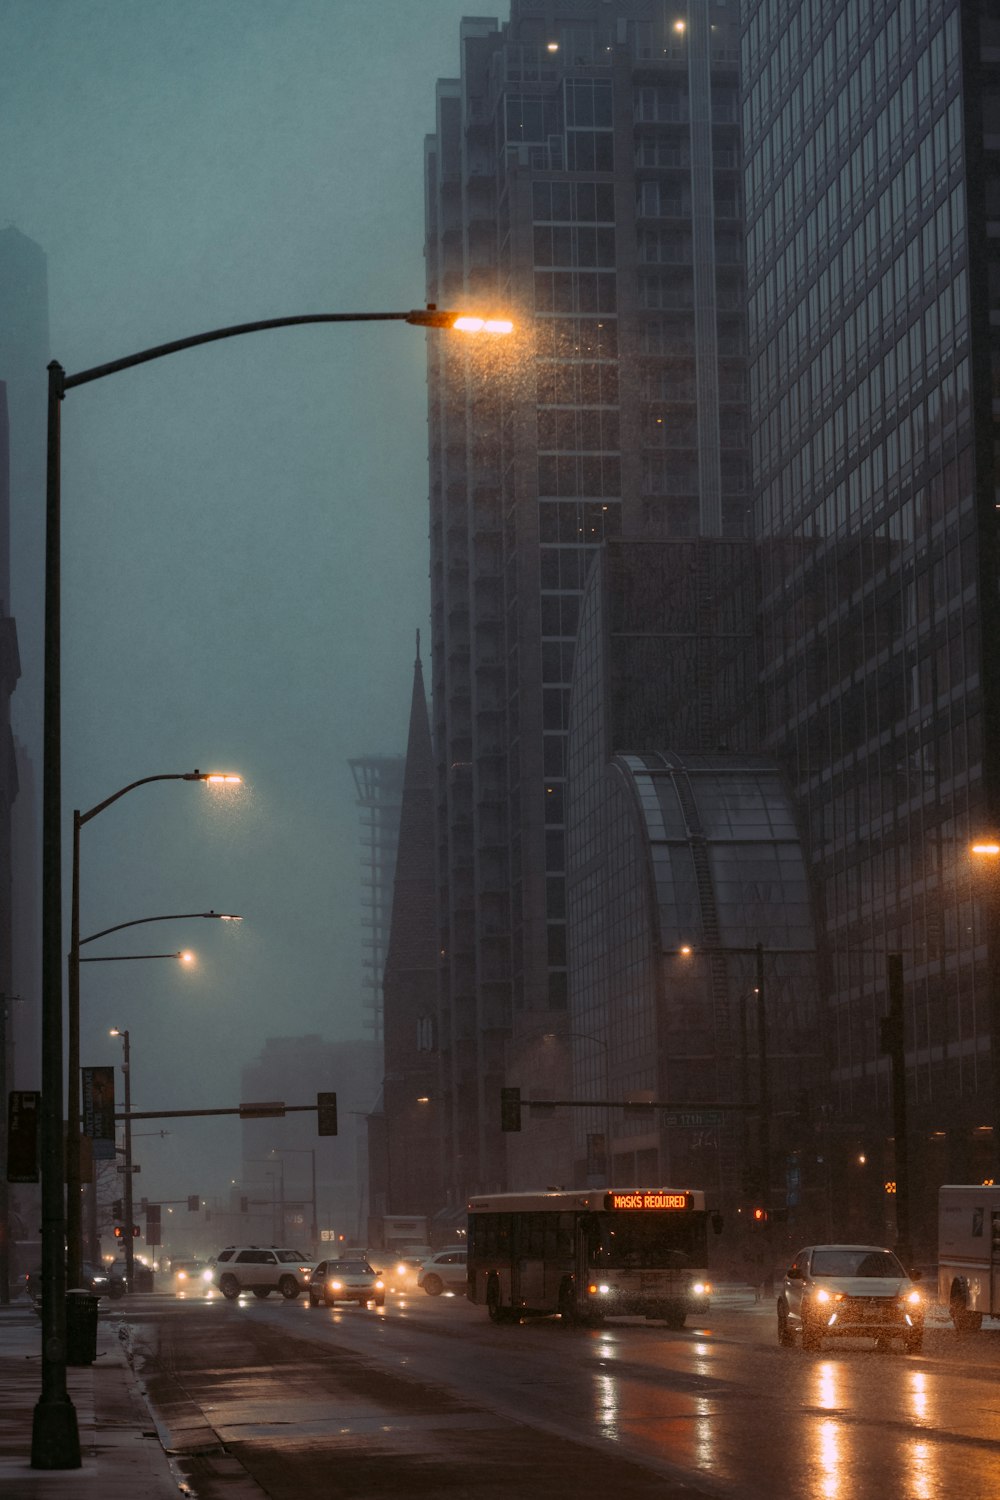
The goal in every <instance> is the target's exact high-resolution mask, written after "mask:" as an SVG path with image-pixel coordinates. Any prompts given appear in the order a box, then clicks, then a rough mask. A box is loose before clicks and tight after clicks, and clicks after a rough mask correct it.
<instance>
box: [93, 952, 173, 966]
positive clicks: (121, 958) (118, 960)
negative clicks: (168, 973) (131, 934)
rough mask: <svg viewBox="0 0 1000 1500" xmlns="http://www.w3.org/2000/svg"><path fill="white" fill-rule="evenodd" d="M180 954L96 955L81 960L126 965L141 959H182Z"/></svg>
mask: <svg viewBox="0 0 1000 1500" xmlns="http://www.w3.org/2000/svg"><path fill="white" fill-rule="evenodd" d="M180 956H181V955H180V953H95V954H94V955H93V957H91V958H81V960H80V962H81V963H82V964H126V963H133V962H134V961H135V960H136V959H139V958H180Z"/></svg>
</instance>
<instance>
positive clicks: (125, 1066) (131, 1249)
mask: <svg viewBox="0 0 1000 1500" xmlns="http://www.w3.org/2000/svg"><path fill="white" fill-rule="evenodd" d="M109 1035H111V1036H120V1037H121V1039H122V1072H123V1073H124V1075H125V1186H124V1189H123V1191H122V1198H123V1199H124V1206H125V1283H126V1285H127V1287H128V1289H129V1291H130V1292H131V1291H132V1290H133V1287H134V1283H133V1277H134V1275H135V1245H134V1243H133V1239H132V1214H133V1212H134V1208H133V1204H132V1059H131V1053H130V1051H129V1039H128V1032H127V1031H121V1030H119V1028H118V1027H117V1026H112V1028H111V1031H110V1033H109Z"/></svg>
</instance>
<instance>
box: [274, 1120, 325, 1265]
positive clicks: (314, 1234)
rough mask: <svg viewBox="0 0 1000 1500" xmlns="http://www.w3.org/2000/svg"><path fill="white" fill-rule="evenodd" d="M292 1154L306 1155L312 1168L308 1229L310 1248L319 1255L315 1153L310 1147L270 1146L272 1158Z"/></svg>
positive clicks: (283, 1230) (282, 1229)
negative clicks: (310, 1215) (310, 1210)
mask: <svg viewBox="0 0 1000 1500" xmlns="http://www.w3.org/2000/svg"><path fill="white" fill-rule="evenodd" d="M289 1152H294V1153H295V1155H297V1156H305V1155H308V1156H309V1158H310V1161H311V1168H312V1224H311V1226H310V1229H309V1239H310V1248H311V1250H312V1253H313V1254H314V1255H317V1254H318V1253H319V1226H318V1223H317V1219H316V1151H315V1149H314V1147H312V1146H272V1147H271V1155H272V1156H284V1155H286V1154H287V1153H289ZM282 1183H284V1164H282ZM284 1233H285V1226H284V1224H282V1226H281V1234H282V1238H284Z"/></svg>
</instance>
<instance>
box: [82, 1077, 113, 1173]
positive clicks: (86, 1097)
mask: <svg viewBox="0 0 1000 1500" xmlns="http://www.w3.org/2000/svg"><path fill="white" fill-rule="evenodd" d="M82 1072H83V1133H84V1135H87V1136H89V1137H90V1141H91V1152H92V1154H93V1157H94V1160H95V1161H113V1160H114V1157H115V1070H114V1068H108V1067H102V1068H84V1069H83V1070H82Z"/></svg>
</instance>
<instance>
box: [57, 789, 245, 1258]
mask: <svg viewBox="0 0 1000 1500" xmlns="http://www.w3.org/2000/svg"><path fill="white" fill-rule="evenodd" d="M240 780H241V778H240V777H239V776H233V775H231V774H229V773H227V772H223V771H197V770H195V771H178V772H167V773H165V774H162V775H159V776H142V777H140V779H139V780H138V781H130V782H129V784H128V786H123V787H121V788H120V789H119V790H118V791H117V792H114V793H112V795H111V796H110V797H105V799H104V801H103V802H98V803H97V805H96V807H91V808H89V809H88V810H87V812H84V813H82V812H80V810H79V809H78V808H75V809H74V811H73V873H72V885H71V895H70V940H69V983H68V988H67V1009H66V1029H67V1033H68V1036H67V1044H66V1049H67V1072H68V1074H69V1086H68V1092H67V1102H66V1284H67V1285H68V1286H70V1287H80V1286H82V1285H83V1206H82V1203H81V1199H80V1188H81V1173H80V830H81V828H83V827H84V825H85V824H86V823H89V822H90V820H91V818H96V817H97V815H98V813H102V812H103V811H104V809H105V808H106V807H110V806H111V804H112V803H113V802H117V801H118V799H119V798H120V797H124V796H125V795H126V793H127V792H131V791H134V790H135V788H136V787H139V786H148V784H149V783H150V782H151V781H201V782H206V783H208V784H210V785H213V786H217V785H220V784H223V785H232V784H234V783H239V782H240Z"/></svg>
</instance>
